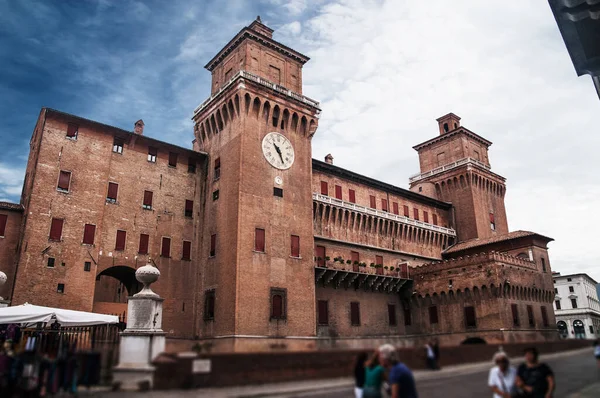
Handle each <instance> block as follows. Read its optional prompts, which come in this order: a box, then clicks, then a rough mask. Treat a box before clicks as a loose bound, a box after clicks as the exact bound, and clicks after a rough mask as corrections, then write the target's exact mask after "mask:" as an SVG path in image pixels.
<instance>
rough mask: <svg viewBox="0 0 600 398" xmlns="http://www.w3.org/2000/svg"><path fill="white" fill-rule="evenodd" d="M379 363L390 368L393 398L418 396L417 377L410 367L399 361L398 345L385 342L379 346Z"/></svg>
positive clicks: (414, 397) (389, 377) (389, 381)
mask: <svg viewBox="0 0 600 398" xmlns="http://www.w3.org/2000/svg"><path fill="white" fill-rule="evenodd" d="M379 363H381V365H383V367H385V368H386V369H388V370H389V376H388V383H389V384H390V386H391V389H392V398H418V397H419V396H418V394H417V386H416V384H415V378H414V377H413V374H412V372H411V371H410V369H409V368H408V367H407V366H406V365H405V364H403V363H402V362H399V361H398V353H397V352H396V347H394V346H393V345H391V344H384V345H382V346H381V347H379Z"/></svg>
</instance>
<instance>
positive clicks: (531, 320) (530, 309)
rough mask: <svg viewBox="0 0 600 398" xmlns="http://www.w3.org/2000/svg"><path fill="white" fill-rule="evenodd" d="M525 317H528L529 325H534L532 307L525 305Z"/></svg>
mask: <svg viewBox="0 0 600 398" xmlns="http://www.w3.org/2000/svg"><path fill="white" fill-rule="evenodd" d="M527 318H529V326H535V318H534V317H533V307H532V306H530V305H528V306H527Z"/></svg>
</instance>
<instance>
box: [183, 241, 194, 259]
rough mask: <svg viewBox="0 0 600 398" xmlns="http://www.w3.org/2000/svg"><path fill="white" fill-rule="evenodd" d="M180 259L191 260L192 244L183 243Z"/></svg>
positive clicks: (188, 242)
mask: <svg viewBox="0 0 600 398" xmlns="http://www.w3.org/2000/svg"><path fill="white" fill-rule="evenodd" d="M181 259H182V260H191V259H192V242H190V241H189V240H184V241H183V250H182V251H181Z"/></svg>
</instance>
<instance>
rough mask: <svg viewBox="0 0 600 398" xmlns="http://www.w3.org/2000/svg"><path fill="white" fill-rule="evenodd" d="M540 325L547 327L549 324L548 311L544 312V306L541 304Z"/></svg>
mask: <svg viewBox="0 0 600 398" xmlns="http://www.w3.org/2000/svg"><path fill="white" fill-rule="evenodd" d="M541 309H542V325H544V327H545V328H547V327H548V326H549V322H548V313H547V312H546V307H545V306H542V308H541Z"/></svg>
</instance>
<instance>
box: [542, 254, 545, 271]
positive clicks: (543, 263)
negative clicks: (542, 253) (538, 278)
mask: <svg viewBox="0 0 600 398" xmlns="http://www.w3.org/2000/svg"><path fill="white" fill-rule="evenodd" d="M542 272H546V260H545V259H544V257H542Z"/></svg>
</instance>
